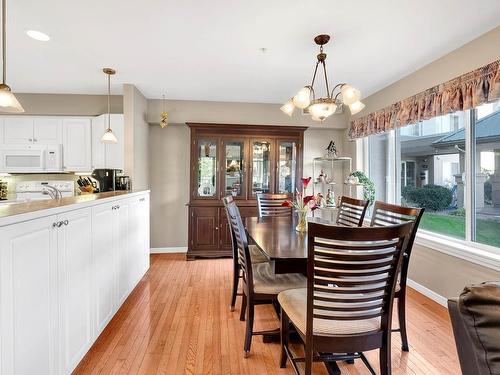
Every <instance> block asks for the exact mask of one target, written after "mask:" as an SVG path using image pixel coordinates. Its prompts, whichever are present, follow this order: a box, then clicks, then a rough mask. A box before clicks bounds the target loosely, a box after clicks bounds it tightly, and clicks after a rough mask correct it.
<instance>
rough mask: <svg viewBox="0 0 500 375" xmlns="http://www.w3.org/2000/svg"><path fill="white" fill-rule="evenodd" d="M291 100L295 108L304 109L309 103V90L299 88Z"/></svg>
mask: <svg viewBox="0 0 500 375" xmlns="http://www.w3.org/2000/svg"><path fill="white" fill-rule="evenodd" d="M292 100H293V104H294V105H295V106H296V107H297V108H300V109H304V108H306V107H307V106H308V105H309V104H310V103H311V89H310V88H309V87H303V88H301V89H300V90H299V92H298V93H297V94H296V95H295V96H294V97H293V99H292Z"/></svg>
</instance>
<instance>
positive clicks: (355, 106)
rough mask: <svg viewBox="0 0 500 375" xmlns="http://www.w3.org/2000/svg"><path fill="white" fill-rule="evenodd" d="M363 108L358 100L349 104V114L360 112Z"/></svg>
mask: <svg viewBox="0 0 500 375" xmlns="http://www.w3.org/2000/svg"><path fill="white" fill-rule="evenodd" d="M363 108H365V105H364V104H363V103H361V102H360V101H359V100H358V101H356V102H354V103H352V104H351V105H349V109H350V110H351V115H355V114H356V113H358V112H361V111H362V110H363Z"/></svg>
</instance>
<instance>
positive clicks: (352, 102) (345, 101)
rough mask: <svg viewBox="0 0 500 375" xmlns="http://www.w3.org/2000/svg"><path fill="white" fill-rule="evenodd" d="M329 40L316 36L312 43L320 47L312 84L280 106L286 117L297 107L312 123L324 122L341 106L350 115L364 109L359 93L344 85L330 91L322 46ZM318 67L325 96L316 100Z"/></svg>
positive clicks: (338, 85)
mask: <svg viewBox="0 0 500 375" xmlns="http://www.w3.org/2000/svg"><path fill="white" fill-rule="evenodd" d="M329 40H330V36H329V35H325V34H322V35H318V36H317V37H316V38H314V42H315V43H316V44H317V45H319V46H320V47H319V53H318V55H317V56H316V57H317V61H316V67H315V68H314V74H313V78H312V82H311V84H310V85H307V86H304V87H303V88H301V89H300V90H299V91H298V92H297V94H295V96H293V97H292V98H291V99H290V100H288V101H287V102H286V103H285V104H284V105H283V106H281V108H280V109H281V111H282V112H284V113H285V114H287V115H288V116H292V114H293V111H294V109H295V107H297V108H300V109H304V110H305V112H306V113H309V114H310V115H311V118H312V119H313V120H314V121H324V120H325V119H326V118H328V117H330V116H331V115H333V114H334V113H335V112H336V111H337V108H339V107H340V106H342V105H346V106H348V107H349V109H350V111H351V114H352V115H355V114H356V113H358V112H360V111H361V110H363V108H364V107H365V105H364V104H363V103H362V102H361V101H360V99H361V92H360V91H359V90H357V89H355V88H354V87H352V86H350V85H348V84H346V83H339V84H337V85H335V86H334V87H333V89H332V90H331V91H330V85H329V82H328V75H327V73H326V63H325V61H326V53H324V52H323V46H324V45H325V44H327V43H328V41H329ZM320 66H321V67H322V68H323V76H324V79H325V86H326V96H325V97H321V98H316V93H315V91H314V83H315V81H316V75H317V73H318V67H320Z"/></svg>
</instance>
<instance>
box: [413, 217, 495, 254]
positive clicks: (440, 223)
mask: <svg viewBox="0 0 500 375" xmlns="http://www.w3.org/2000/svg"><path fill="white" fill-rule="evenodd" d="M476 225H477V232H476V241H477V242H480V243H484V244H488V245H492V246H496V247H500V221H494V220H484V219H478V220H477V222H476ZM420 228H422V229H425V230H428V231H431V232H437V233H440V234H444V235H446V236H451V237H455V238H461V239H464V238H465V218H464V217H459V216H452V215H440V214H435V213H432V212H426V213H425V214H424V216H423V217H422V221H421V223H420Z"/></svg>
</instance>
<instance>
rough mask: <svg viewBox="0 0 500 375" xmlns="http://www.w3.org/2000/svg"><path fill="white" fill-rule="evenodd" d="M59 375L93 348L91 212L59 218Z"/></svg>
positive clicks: (71, 367) (72, 212) (70, 370)
mask: <svg viewBox="0 0 500 375" xmlns="http://www.w3.org/2000/svg"><path fill="white" fill-rule="evenodd" d="M57 222H59V223H61V226H60V227H58V228H57V244H58V246H57V248H58V252H57V253H58V286H59V288H58V289H59V290H58V292H59V306H60V309H59V311H60V314H61V316H60V319H59V322H60V324H59V340H58V342H59V353H60V356H59V357H60V361H59V364H60V373H61V374H70V373H71V372H72V371H73V370H74V368H75V367H76V366H77V365H78V363H79V362H80V360H81V359H82V358H83V356H84V355H85V353H86V352H87V351H88V349H89V348H90V346H91V344H92V338H93V337H94V327H93V304H92V300H93V285H92V276H93V275H92V265H93V262H92V242H91V241H90V238H92V228H91V225H90V223H91V209H90V208H84V209H80V210H74V211H70V212H67V213H64V214H61V215H58V217H57Z"/></svg>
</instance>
